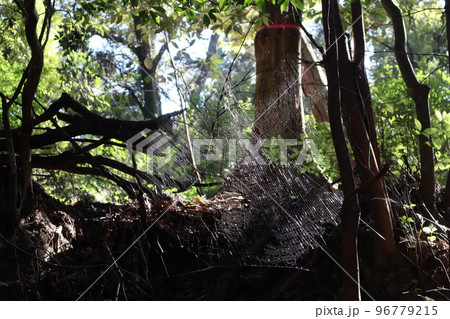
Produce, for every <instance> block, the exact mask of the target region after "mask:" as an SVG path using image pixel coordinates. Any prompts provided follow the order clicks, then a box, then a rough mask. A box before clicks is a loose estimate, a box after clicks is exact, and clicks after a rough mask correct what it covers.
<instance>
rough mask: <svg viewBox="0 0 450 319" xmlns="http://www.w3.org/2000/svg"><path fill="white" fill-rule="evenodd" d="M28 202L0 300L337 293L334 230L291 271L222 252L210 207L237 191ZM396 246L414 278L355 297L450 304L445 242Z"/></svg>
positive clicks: (1, 262)
mask: <svg viewBox="0 0 450 319" xmlns="http://www.w3.org/2000/svg"><path fill="white" fill-rule="evenodd" d="M37 199H38V200H37V203H36V206H35V209H34V211H33V213H32V214H31V215H30V216H29V218H27V219H26V220H22V221H21V223H20V225H19V227H18V228H17V230H16V232H15V233H14V235H13V236H11V238H5V237H3V236H2V237H1V238H0V256H1V258H0V299H1V300H77V299H80V300H316V301H317V300H339V299H340V293H341V291H340V289H341V273H342V270H341V269H340V267H339V265H338V264H339V256H340V249H341V247H340V228H339V227H336V228H334V229H333V231H332V232H331V233H330V234H328V235H327V241H326V247H325V249H324V247H321V248H316V249H311V250H309V251H308V252H307V253H306V254H305V255H304V256H302V258H301V259H299V260H298V262H297V265H296V266H295V267H286V266H284V267H283V266H267V265H264V264H263V263H261V264H259V265H258V264H255V263H253V264H251V263H245V262H242V259H240V261H238V260H239V259H236V258H234V257H233V256H234V254H237V253H238V252H237V251H236V252H233V251H227V253H225V254H224V253H223V252H224V250H226V249H229V250H232V249H233V247H231V246H229V245H228V244H227V243H226V242H221V239H220V238H215V236H217V233H215V232H214V231H213V230H212V229H213V228H214V221H215V219H216V218H220V216H218V215H217V214H216V211H215V210H216V208H217V207H218V206H220V207H221V209H225V208H229V209H236V207H237V206H239V205H241V204H242V199H241V198H240V197H239V196H238V194H236V195H233V194H230V195H228V197H227V198H224V197H221V198H215V199H214V200H212V201H208V202H202V201H197V202H187V201H182V200H180V199H179V198H177V197H176V196H175V197H172V196H162V197H160V198H158V199H157V200H152V201H150V200H149V199H147V198H142V199H141V200H140V201H136V202H134V203H132V204H130V205H113V204H100V203H90V202H84V203H77V204H75V205H65V204H62V203H60V202H58V201H56V200H54V199H52V198H51V197H50V196H48V195H46V194H45V193H41V194H37ZM219 201H221V202H220V203H219ZM369 242H370V236H369V235H368V232H367V231H365V230H364V229H363V228H362V230H361V236H360V243H359V245H360V251H361V256H360V257H361V259H363V261H362V263H361V276H362V288H365V287H368V286H369V285H370V283H369V282H368V281H366V279H367V278H368V277H370V276H373V274H370V273H367V272H366V271H365V267H366V266H367V262H366V263H364V260H365V259H366V258H367V251H370V243H369ZM399 247H400V249H401V250H402V254H403V256H405V258H406V259H408V260H409V261H410V263H411V265H413V267H411V269H413V275H412V276H409V277H408V278H405V279H404V281H403V282H400V283H398V285H401V287H398V289H399V291H401V292H400V293H399V294H397V296H395V297H392V296H389V295H386V294H384V292H383V289H388V287H382V286H381V287H376V288H375V289H377V290H378V291H373V290H370V292H368V294H366V293H363V294H362V297H363V299H364V300H370V299H371V298H373V297H374V296H375V298H376V299H390V298H396V299H398V300H430V299H433V300H449V298H450V284H449V283H450V278H449V246H448V242H446V241H445V240H444V238H443V237H441V238H436V239H435V240H434V241H432V242H430V241H428V240H426V239H420V240H413V239H411V238H409V239H408V238H403V242H402V243H400V244H399ZM333 256H334V257H333ZM330 257H331V258H330ZM366 260H367V259H366ZM377 276H378V277H382V276H383V274H377Z"/></svg>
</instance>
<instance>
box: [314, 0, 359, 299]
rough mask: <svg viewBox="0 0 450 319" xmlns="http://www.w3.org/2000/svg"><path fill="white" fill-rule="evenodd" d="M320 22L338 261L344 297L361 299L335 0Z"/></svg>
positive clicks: (325, 6) (356, 214)
mask: <svg viewBox="0 0 450 319" xmlns="http://www.w3.org/2000/svg"><path fill="white" fill-rule="evenodd" d="M322 6H323V10H322V14H323V25H324V30H325V41H326V48H327V51H326V52H327V53H326V55H325V68H326V71H327V80H328V83H329V84H328V114H329V117H330V128H331V134H332V138H333V144H334V147H335V150H336V157H337V160H338V165H339V171H340V175H341V180H342V188H343V192H344V202H343V204H342V209H341V218H342V262H343V271H344V273H343V289H342V298H343V299H344V300H361V293H360V282H359V263H358V241H357V232H358V225H359V216H360V209H359V202H358V197H357V195H356V193H355V190H356V185H355V181H354V176H353V168H352V165H351V161H350V154H349V151H348V148H347V143H346V140H345V135H344V130H343V127H342V119H341V103H340V100H341V92H340V85H339V83H340V75H339V71H340V69H339V66H338V48H337V44H338V42H337V34H336V21H335V15H334V12H335V10H337V3H336V2H335V1H323V2H322Z"/></svg>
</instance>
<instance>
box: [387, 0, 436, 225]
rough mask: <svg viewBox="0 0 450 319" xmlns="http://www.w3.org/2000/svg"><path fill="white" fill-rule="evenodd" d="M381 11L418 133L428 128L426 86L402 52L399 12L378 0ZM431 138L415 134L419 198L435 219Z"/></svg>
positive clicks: (403, 39) (403, 41)
mask: <svg viewBox="0 0 450 319" xmlns="http://www.w3.org/2000/svg"><path fill="white" fill-rule="evenodd" d="M381 3H382V4H383V7H384V9H385V10H386V12H387V13H388V15H389V16H390V17H391V20H392V23H393V25H394V35H395V45H394V48H395V57H396V59H397V63H398V66H399V68H400V72H401V74H402V77H403V80H404V81H405V84H406V86H407V87H408V89H410V90H411V92H412V98H413V100H414V103H415V105H416V114H417V119H418V120H419V122H420V124H421V125H422V131H423V130H426V129H427V128H430V127H431V119H430V106H429V99H428V94H429V92H430V87H429V86H428V85H425V84H422V83H420V82H419V80H418V79H417V77H416V74H415V72H414V69H413V67H412V65H411V61H410V59H409V56H408V54H407V52H406V46H407V38H406V31H405V25H404V23H403V17H402V11H401V10H400V8H399V7H398V6H397V5H396V4H395V3H394V2H392V1H391V0H382V1H381ZM431 145H432V144H431V138H429V137H427V136H426V135H424V134H420V135H419V148H420V169H421V178H420V186H419V190H420V195H421V197H422V200H423V202H424V203H425V206H426V208H427V209H428V211H429V212H430V214H431V216H429V217H437V214H436V213H437V211H436V198H435V190H436V182H435V177H434V151H433V147H432V146H431Z"/></svg>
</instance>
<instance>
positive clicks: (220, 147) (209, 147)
mask: <svg viewBox="0 0 450 319" xmlns="http://www.w3.org/2000/svg"><path fill="white" fill-rule="evenodd" d="M186 144H187V139H182V138H181V139H180V138H179V137H178V138H174V137H170V136H167V135H163V134H162V133H160V132H153V133H151V131H150V130H148V129H145V130H143V131H141V132H139V133H138V134H136V135H134V136H133V137H132V138H130V139H129V140H127V149H128V150H129V152H132V153H145V154H147V155H148V156H149V158H148V163H147V168H148V170H149V171H154V170H155V169H161V168H163V167H164V166H166V165H167V164H168V163H170V162H172V161H173V160H174V157H184V158H193V159H194V160H195V163H196V164H197V165H198V164H200V163H201V162H202V161H227V162H228V163H237V162H238V161H239V160H240V159H241V158H242V156H243V155H244V154H245V153H247V154H248V155H250V156H251V157H252V158H253V161H254V163H256V164H258V165H260V166H264V165H269V164H273V163H275V164H278V165H295V166H301V165H302V164H304V163H305V162H309V161H314V162H316V163H317V164H319V165H320V164H321V163H322V159H321V156H320V153H319V151H318V149H317V147H316V145H315V144H314V141H313V140H311V139H305V140H303V141H301V142H299V141H298V140H296V139H260V140H257V141H256V142H253V141H251V140H249V139H193V140H192V148H191V150H192V154H188V152H189V148H188V147H186ZM238 150H239V152H238ZM238 153H239V154H238ZM243 164H245V163H243Z"/></svg>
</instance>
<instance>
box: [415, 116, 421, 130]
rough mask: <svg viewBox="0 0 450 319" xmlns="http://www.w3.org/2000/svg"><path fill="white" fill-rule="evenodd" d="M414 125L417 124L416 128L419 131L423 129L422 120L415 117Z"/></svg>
mask: <svg viewBox="0 0 450 319" xmlns="http://www.w3.org/2000/svg"><path fill="white" fill-rule="evenodd" d="M414 125H415V126H416V129H417V130H418V131H421V130H422V124H421V123H420V121H419V120H418V119H414Z"/></svg>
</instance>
